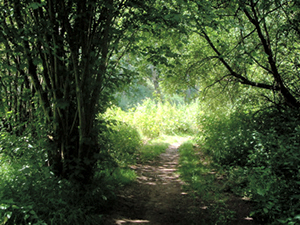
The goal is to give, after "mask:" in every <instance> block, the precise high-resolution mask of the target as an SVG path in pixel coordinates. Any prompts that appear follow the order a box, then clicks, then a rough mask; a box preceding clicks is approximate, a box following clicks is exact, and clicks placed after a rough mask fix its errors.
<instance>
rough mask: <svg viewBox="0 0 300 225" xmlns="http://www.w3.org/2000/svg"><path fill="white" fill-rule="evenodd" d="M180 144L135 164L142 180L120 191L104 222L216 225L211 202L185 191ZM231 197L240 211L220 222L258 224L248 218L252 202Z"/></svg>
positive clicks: (232, 207) (109, 224)
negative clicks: (179, 171) (148, 159)
mask: <svg viewBox="0 0 300 225" xmlns="http://www.w3.org/2000/svg"><path fill="white" fill-rule="evenodd" d="M179 146H180V144H179V143H177V144H172V145H170V146H169V148H168V149H166V152H165V153H163V154H161V155H160V157H159V158H158V159H156V160H154V161H151V162H147V163H144V164H137V165H135V166H133V167H132V169H134V170H135V171H136V173H137V175H138V179H137V181H136V182H134V183H133V184H131V185H129V186H126V187H124V188H123V190H120V191H119V192H118V194H117V199H116V201H115V203H114V205H112V206H111V209H110V210H109V211H108V212H107V213H106V215H105V216H104V222H103V224H104V225H124V224H127V225H129V224H132V225H136V224H145V225H146V224H147V225H205V224H209V225H210V224H216V222H215V218H218V216H219V215H212V214H211V212H210V211H209V207H210V206H209V205H207V203H206V204H205V203H204V202H202V201H201V199H199V198H196V197H195V196H192V194H191V193H186V192H184V191H183V190H182V187H183V185H184V182H183V181H182V180H181V179H180V177H179V174H178V173H177V172H176V171H177V166H178V158H179V154H178V148H179ZM229 199H230V200H229V201H228V202H227V203H226V204H227V207H228V208H229V209H230V210H233V211H235V212H236V214H235V218H233V219H232V220H230V221H219V223H218V224H230V225H231V224H232V225H254V224H258V223H256V222H255V221H254V220H253V219H252V218H249V217H248V215H249V212H250V210H251V209H250V207H251V204H250V203H249V202H248V201H245V200H243V199H241V198H239V197H236V196H234V195H232V196H230V197H229ZM215 213H217V214H218V212H215ZM220 213H221V212H220ZM219 218H220V217H219Z"/></svg>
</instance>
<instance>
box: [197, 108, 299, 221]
mask: <svg viewBox="0 0 300 225" xmlns="http://www.w3.org/2000/svg"><path fill="white" fill-rule="evenodd" d="M202 118H203V119H202V122H203V123H202V126H203V131H204V134H203V137H202V138H200V139H199V140H200V141H201V144H202V145H203V148H204V149H205V150H206V151H207V152H210V153H211V155H212V157H213V159H214V160H215V161H216V162H217V163H218V164H220V165H221V166H224V167H226V168H227V169H228V174H229V175H230V176H231V175H233V174H238V175H239V176H242V178H241V179H235V180H233V179H232V180H231V181H233V182H234V183H235V184H234V185H236V186H240V188H232V190H234V189H235V190H239V194H241V193H244V194H246V195H248V196H249V197H250V198H251V199H252V200H253V201H254V202H256V209H255V212H254V213H255V215H256V216H257V217H259V218H261V219H262V220H263V221H265V222H267V223H268V224H297V223H299V220H300V210H299V206H300V203H299V202H300V201H299V200H300V191H299V185H300V151H299V146H300V120H299V112H298V111H294V110H291V109H280V110H278V109H276V108H269V109H267V110H262V111H259V112H257V113H238V112H233V113H230V114H220V113H219V114H215V115H209V116H207V115H206V116H204V117H202ZM238 180H243V182H242V183H238ZM241 185H243V187H241ZM241 188H242V189H243V191H241Z"/></svg>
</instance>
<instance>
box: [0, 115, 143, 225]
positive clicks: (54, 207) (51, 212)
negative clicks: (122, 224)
mask: <svg viewBox="0 0 300 225" xmlns="http://www.w3.org/2000/svg"><path fill="white" fill-rule="evenodd" d="M105 124H106V125H105V126H106V127H107V128H102V129H101V130H102V131H103V132H104V131H105V130H106V132H104V133H102V136H100V137H99V138H101V139H102V143H107V144H106V148H105V149H106V151H103V152H102V153H100V155H99V156H98V158H99V162H101V163H99V164H98V167H97V168H96V169H95V171H96V174H95V177H94V179H93V182H91V183H90V184H77V185H75V184H74V183H73V182H70V181H68V180H66V179H60V178H58V177H56V176H55V174H54V173H53V172H51V170H50V167H48V166H47V164H48V161H47V160H48V157H47V154H48V152H47V147H48V146H47V145H51V143H45V142H44V141H42V139H40V140H36V138H35V137H32V136H31V133H30V132H28V135H27V136H24V137H19V136H17V135H13V134H10V133H7V132H5V131H2V132H1V136H0V137H1V139H0V144H1V152H0V163H1V164H0V173H1V174H0V175H1V176H0V177H1V179H0V184H1V190H0V207H1V212H0V218H1V220H0V223H1V224H98V223H99V221H101V215H102V214H103V212H104V210H105V208H106V207H107V205H108V204H109V202H110V201H112V200H113V199H114V193H113V192H114V190H115V189H116V188H120V187H122V186H124V185H126V184H128V183H130V182H132V181H133V180H135V179H136V174H135V172H134V171H132V170H130V169H128V168H126V166H128V164H132V163H134V161H135V160H134V158H135V155H136V152H137V151H138V150H139V147H140V145H141V141H140V137H139V135H138V133H137V132H136V131H135V130H134V129H130V127H129V126H128V125H126V124H123V123H120V122H117V121H116V122H110V123H105ZM29 131H30V130H29ZM104 139H105V141H104ZM122 167H123V168H122Z"/></svg>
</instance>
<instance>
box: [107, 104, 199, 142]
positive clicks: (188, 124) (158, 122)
mask: <svg viewBox="0 0 300 225" xmlns="http://www.w3.org/2000/svg"><path fill="white" fill-rule="evenodd" d="M199 112H200V111H199V103H198V101H194V102H193V103H190V104H177V105H176V104H171V103H170V102H168V101H166V102H164V103H162V102H157V101H155V100H151V99H146V100H145V101H144V102H143V103H142V104H138V105H137V106H136V107H134V108H131V109H129V110H128V112H125V111H122V110H121V108H119V107H112V108H110V109H108V110H107V111H106V113H105V115H104V117H105V118H110V119H115V120H118V121H123V122H125V123H127V124H129V125H130V126H132V127H134V128H136V129H137V130H138V131H139V133H140V134H141V136H142V137H143V139H147V138H148V139H149V138H150V139H152V138H157V137H159V136H162V135H182V134H190V135H192V134H195V133H197V132H198V126H197V123H196V122H195V121H196V118H197V115H198V114H199Z"/></svg>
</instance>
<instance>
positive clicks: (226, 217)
mask: <svg viewBox="0 0 300 225" xmlns="http://www.w3.org/2000/svg"><path fill="white" fill-rule="evenodd" d="M179 153H180V158H179V173H180V176H181V179H182V180H183V181H185V183H186V184H187V185H185V186H184V188H185V190H186V191H187V192H189V193H190V194H192V195H193V196H194V198H199V199H201V201H202V204H203V206H202V208H205V209H206V210H207V213H209V220H210V222H209V224H229V223H230V221H232V220H234V219H235V218H236V215H235V212H234V211H232V210H230V209H229V208H228V207H227V205H226V201H227V200H228V197H227V196H226V194H224V191H223V184H222V182H220V180H219V178H220V177H222V176H223V175H222V173H221V172H220V171H218V170H217V169H218V168H217V166H216V165H214V164H213V161H212V159H211V158H210V157H208V156H207V155H205V154H203V152H202V151H201V150H200V149H199V146H197V145H196V144H195V143H194V141H188V142H185V143H184V144H182V145H181V146H180V148H179Z"/></svg>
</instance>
